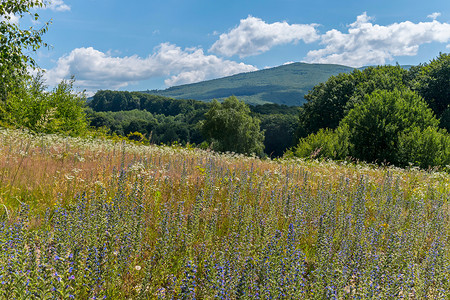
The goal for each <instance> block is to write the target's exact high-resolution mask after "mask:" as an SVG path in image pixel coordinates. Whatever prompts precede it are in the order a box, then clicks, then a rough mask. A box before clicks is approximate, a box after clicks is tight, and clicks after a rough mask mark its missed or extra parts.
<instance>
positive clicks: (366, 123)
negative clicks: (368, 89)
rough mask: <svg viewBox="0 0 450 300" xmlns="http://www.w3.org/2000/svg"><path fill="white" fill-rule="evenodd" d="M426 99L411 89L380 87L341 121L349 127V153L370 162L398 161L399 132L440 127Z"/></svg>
mask: <svg viewBox="0 0 450 300" xmlns="http://www.w3.org/2000/svg"><path fill="white" fill-rule="evenodd" d="M438 123H439V121H438V120H437V119H436V118H435V116H434V114H433V111H432V110H431V109H429V108H428V106H427V104H426V103H425V102H424V101H423V99H422V98H421V97H420V96H418V95H417V94H416V93H415V92H412V91H410V90H404V91H399V90H394V91H392V92H390V91H386V90H378V91H375V92H373V93H372V94H370V95H367V96H365V97H364V100H363V102H361V103H358V104H356V105H355V107H354V108H353V109H352V110H350V112H349V113H348V114H347V116H346V117H345V118H344V119H343V120H342V121H341V124H343V125H346V126H348V128H349V130H350V138H349V141H350V144H351V149H350V155H351V156H353V157H355V158H358V159H362V160H365V161H369V162H374V161H377V162H389V163H394V164H396V163H399V162H400V159H399V157H398V138H399V135H400V134H403V133H406V132H408V131H411V130H413V129H414V128H419V129H421V130H423V129H425V128H427V127H430V126H431V127H434V128H436V127H437V126H438Z"/></svg>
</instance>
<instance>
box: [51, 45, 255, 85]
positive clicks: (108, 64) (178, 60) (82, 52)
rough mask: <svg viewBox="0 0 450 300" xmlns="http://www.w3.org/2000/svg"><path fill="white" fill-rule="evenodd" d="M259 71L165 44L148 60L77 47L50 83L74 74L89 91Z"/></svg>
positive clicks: (60, 62) (61, 60) (61, 62)
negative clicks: (157, 79) (157, 80)
mask: <svg viewBox="0 0 450 300" xmlns="http://www.w3.org/2000/svg"><path fill="white" fill-rule="evenodd" d="M255 70H257V69H256V67H254V66H251V65H246V64H244V63H237V62H234V61H230V60H224V59H222V58H218V57H217V56H214V55H205V54H204V52H203V50H202V49H199V48H190V49H182V48H180V47H177V46H176V45H173V44H169V43H164V44H161V45H159V46H158V47H157V48H155V52H154V53H153V54H151V55H149V56H148V57H146V58H142V57H139V56H137V55H133V56H128V57H114V56H112V54H111V53H109V52H108V53H104V52H101V51H98V50H96V49H94V48H92V47H89V48H77V49H74V50H72V51H71V52H70V53H69V54H67V55H65V56H63V57H61V58H59V59H58V61H57V65H56V67H54V68H53V69H50V70H47V71H46V74H45V77H46V79H47V82H48V84H50V85H55V84H57V83H58V82H60V81H61V80H62V79H67V78H69V77H70V76H72V75H74V76H75V79H76V83H77V85H78V86H80V87H81V88H84V89H86V90H87V91H96V90H98V89H118V88H120V87H125V86H127V85H129V84H130V83H135V82H138V81H141V80H146V79H149V78H153V77H167V79H166V80H165V83H166V85H167V86H172V85H177V84H184V83H193V82H198V81H202V80H206V79H212V78H217V77H222V76H229V75H233V74H237V73H242V72H250V71H255Z"/></svg>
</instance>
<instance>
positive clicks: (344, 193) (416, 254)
mask: <svg viewBox="0 0 450 300" xmlns="http://www.w3.org/2000/svg"><path fill="white" fill-rule="evenodd" d="M0 157H1V159H0V299H399V298H404V299H425V298H429V299H448V298H449V297H450V280H449V275H450V262H449V245H448V244H449V237H450V236H449V228H450V227H449V212H450V207H449V203H448V195H449V191H450V176H449V174H447V173H444V172H439V171H438V170H427V171H425V170H420V169H418V168H408V169H401V168H395V167H389V166H385V167H377V166H375V165H370V164H361V163H358V164H350V163H344V162H342V163H340V162H331V161H318V160H316V161H315V160H303V159H279V160H268V159H266V160H261V159H259V158H256V157H247V156H243V155H238V154H234V153H224V154H217V153H214V152H211V151H205V150H200V149H195V148H190V147H180V146H176V145H175V146H171V147H169V146H155V145H150V146H144V145H138V144H132V143H125V142H123V141H113V140H106V139H99V138H70V137H61V136H57V135H32V134H29V133H27V132H24V131H18V130H10V129H0Z"/></svg>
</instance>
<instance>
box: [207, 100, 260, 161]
mask: <svg viewBox="0 0 450 300" xmlns="http://www.w3.org/2000/svg"><path fill="white" fill-rule="evenodd" d="M202 130H203V133H204V135H205V136H206V137H207V138H208V139H209V141H210V142H211V144H212V146H213V149H214V150H217V151H233V152H237V153H245V154H251V153H255V154H257V155H261V154H262V153H263V150H264V144H263V141H264V132H263V131H261V130H260V120H259V119H257V118H253V117H251V116H250V109H249V107H248V106H247V105H246V104H245V103H244V102H243V101H239V100H238V99H237V98H236V97H234V96H231V97H229V98H227V99H225V100H224V102H223V103H222V104H221V103H219V102H218V101H217V100H214V101H213V103H212V105H211V108H210V109H209V111H208V112H207V113H206V114H205V121H204V123H203V126H202Z"/></svg>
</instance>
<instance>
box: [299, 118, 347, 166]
mask: <svg viewBox="0 0 450 300" xmlns="http://www.w3.org/2000/svg"><path fill="white" fill-rule="evenodd" d="M348 140H349V131H348V127H347V126H346V125H344V126H340V127H338V128H337V129H336V130H331V129H320V130H319V131H318V132H317V133H315V134H310V135H309V136H307V137H306V138H302V139H300V142H299V143H298V145H297V146H296V147H295V149H294V155H295V156H297V157H310V158H332V159H344V158H345V157H346V156H348V149H349V144H348Z"/></svg>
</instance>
